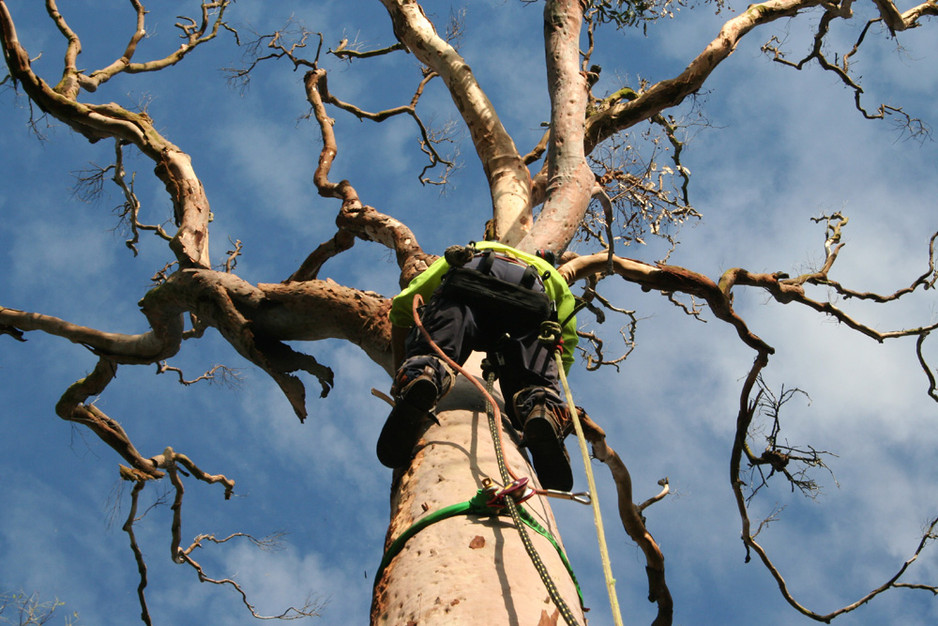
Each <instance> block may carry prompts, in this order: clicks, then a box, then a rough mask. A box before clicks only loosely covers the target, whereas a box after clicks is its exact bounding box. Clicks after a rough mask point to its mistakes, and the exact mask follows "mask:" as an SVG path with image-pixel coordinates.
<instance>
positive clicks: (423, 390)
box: [377, 372, 439, 468]
mask: <svg viewBox="0 0 938 626" xmlns="http://www.w3.org/2000/svg"><path fill="white" fill-rule="evenodd" d="M395 395H396V396H397V402H396V403H395V404H394V408H393V409H391V414H390V415H388V419H387V421H386V422H385V423H384V427H383V428H382V429H381V434H380V435H379V436H378V445H377V452H378V460H379V461H381V464H382V465H384V466H385V467H390V468H398V467H405V466H406V465H407V464H408V462H409V461H410V459H411V456H412V455H411V453H412V452H413V449H414V444H416V443H417V436H418V434H419V432H420V426H421V425H422V423H423V421H424V418H425V417H427V416H428V415H430V409H432V408H433V406H434V405H435V404H436V401H437V396H438V395H439V390H438V389H437V386H436V383H435V382H433V376H432V375H431V374H430V373H429V372H423V373H421V374H419V375H418V376H416V377H415V378H413V379H412V380H409V381H406V382H403V383H402V384H401V385H400V391H399V392H398V393H397V394H395Z"/></svg>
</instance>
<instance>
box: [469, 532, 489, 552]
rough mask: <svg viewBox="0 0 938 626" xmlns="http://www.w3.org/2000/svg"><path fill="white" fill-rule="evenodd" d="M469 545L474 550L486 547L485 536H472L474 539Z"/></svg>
mask: <svg viewBox="0 0 938 626" xmlns="http://www.w3.org/2000/svg"><path fill="white" fill-rule="evenodd" d="M469 547H470V548H471V549H473V550H478V549H479V548H484V547H485V537H483V536H481V535H476V536H475V537H473V538H472V541H470V542H469Z"/></svg>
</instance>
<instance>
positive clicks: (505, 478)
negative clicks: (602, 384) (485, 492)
mask: <svg viewBox="0 0 938 626" xmlns="http://www.w3.org/2000/svg"><path fill="white" fill-rule="evenodd" d="M485 382H486V385H485V386H486V396H487V398H486V404H485V412H486V415H487V416H488V421H489V431H491V433H492V440H493V441H494V443H495V458H496V460H497V461H498V471H499V473H500V474H501V477H502V482H504V483H505V484H506V485H507V484H509V483H511V482H512V481H511V472H509V471H508V465H507V464H506V463H505V457H504V454H503V452H502V446H501V431H500V426H499V424H498V422H497V420H496V418H495V405H494V403H493V402H492V400H491V398H492V389H493V388H494V387H495V372H494V370H492V371H489V372H488V373H487V375H486V377H485ZM505 504H506V507H505V508H507V509H508V512H509V514H511V519H512V520H513V521H514V523H515V527H516V528H517V529H518V535H520V536H521V543H522V544H523V545H524V549H525V551H526V552H527V553H528V556H529V557H530V558H531V562H532V563H533V564H534V568H535V569H536V570H537V573H538V574H539V575H540V576H541V582H543V583H544V587H546V588H547V595H549V596H550V599H551V600H553V602H554V605H555V606H556V607H557V610H558V611H559V612H560V615H561V616H562V617H563V620H564V621H565V622H566V623H567V626H579V624H578V623H577V621H576V616H575V615H574V614H573V611H571V610H570V607H569V606H568V605H567V602H566V601H565V600H564V599H563V596H561V595H560V590H559V589H557V585H556V584H554V580H553V579H552V578H551V577H550V572H548V571H547V567H546V566H545V565H544V562H543V561H542V560H541V555H539V554H538V553H537V548H536V547H535V546H534V544H533V543H531V538H530V537H528V533H527V532H525V530H524V526H523V525H522V522H523V521H524V520H523V518H522V517H521V513H520V512H519V509H521V507H520V505H518V503H517V502H515V501H514V500H513V499H512V498H511V497H507V498H505ZM554 545H555V546H556V545H557V544H556V543H555V544H554ZM558 550H559V548H558ZM565 565H567V568H568V569H570V568H569V565H568V564H566V562H565ZM570 573H571V576H572V574H573V572H572V570H571V571H570ZM573 581H574V584H576V577H573ZM576 587H577V594H579V595H580V604H581V605H582V603H583V596H582V594H580V587H579V585H576Z"/></svg>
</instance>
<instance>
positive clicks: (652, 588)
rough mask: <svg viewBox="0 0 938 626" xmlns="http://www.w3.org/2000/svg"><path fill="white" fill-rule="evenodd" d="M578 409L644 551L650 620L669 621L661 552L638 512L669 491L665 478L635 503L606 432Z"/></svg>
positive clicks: (624, 521) (631, 530) (670, 607)
mask: <svg viewBox="0 0 938 626" xmlns="http://www.w3.org/2000/svg"><path fill="white" fill-rule="evenodd" d="M577 409H578V411H579V414H580V420H581V421H582V423H583V432H584V436H585V437H586V440H587V441H589V442H590V445H591V446H592V450H593V456H594V457H595V458H597V459H599V460H600V461H602V462H603V463H605V464H606V466H607V467H608V468H609V471H610V472H611V473H612V478H613V480H614V481H615V483H616V492H617V493H618V496H619V517H620V518H621V520H622V526H623V528H625V532H626V533H627V534H628V535H629V537H631V538H632V540H633V541H634V542H635V543H637V544H638V546H639V547H640V548H641V549H642V552H644V554H645V560H646V562H647V566H646V568H645V570H646V571H647V573H648V601H649V602H656V603H657V604H658V615H657V617H656V618H655V621H654V622H653V624H655V625H659V626H661V625H665V624H670V623H671V618H672V614H673V601H672V599H671V592H670V591H669V590H668V586H667V584H666V583H665V578H664V555H663V554H662V553H661V548H660V547H659V546H658V544H657V542H656V541H655V539H654V537H652V535H651V533H650V532H648V529H647V527H646V526H645V520H644V518H643V517H642V514H641V512H642V510H643V509H645V508H646V507H648V506H649V505H650V504H652V503H653V502H657V501H658V500H661V499H662V498H664V497H665V496H666V495H667V493H668V491H669V488H668V486H667V479H665V480H664V483H663V484H662V483H659V484H662V487H663V489H662V491H661V492H660V493H659V494H658V495H657V496H655V497H654V498H652V499H650V500H647V501H646V502H644V503H643V504H642V505H641V506H640V507H639V506H636V505H635V503H634V502H633V501H632V478H631V475H630V474H629V470H628V468H627V467H626V465H625V463H624V462H623V461H622V459H621V458H620V457H619V455H618V453H616V451H615V450H613V449H612V448H611V447H610V446H609V444H608V443H607V442H606V433H605V432H604V431H603V429H602V428H600V427H599V425H597V424H596V422H594V421H593V420H592V419H591V418H590V417H589V415H587V414H586V411H584V410H582V409H580V408H579V407H577Z"/></svg>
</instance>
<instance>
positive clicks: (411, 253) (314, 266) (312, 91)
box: [287, 69, 432, 285]
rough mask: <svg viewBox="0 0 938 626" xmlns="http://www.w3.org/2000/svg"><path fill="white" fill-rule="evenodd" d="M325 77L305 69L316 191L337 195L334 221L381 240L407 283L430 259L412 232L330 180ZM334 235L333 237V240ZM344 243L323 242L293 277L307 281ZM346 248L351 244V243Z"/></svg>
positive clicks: (332, 140)
mask: <svg viewBox="0 0 938 626" xmlns="http://www.w3.org/2000/svg"><path fill="white" fill-rule="evenodd" d="M325 76H326V72H325V70H322V69H317V70H312V71H309V72H307V73H306V76H305V78H304V85H305V87H306V98H307V100H308V101H309V103H310V105H311V106H312V107H313V115H314V117H315V118H316V121H317V122H318V124H319V128H320V134H321V137H322V149H321V150H320V153H319V163H318V165H317V166H316V172H315V174H314V175H313V181H314V183H315V184H316V188H317V189H318V190H319V195H321V196H323V197H327V198H329V197H331V198H337V199H339V200H341V201H342V208H341V210H340V213H339V216H338V217H337V218H336V224H337V225H338V226H339V228H340V229H344V230H347V231H348V232H350V233H352V234H354V235H355V236H356V237H359V238H361V239H364V240H365V241H376V242H378V243H381V244H383V245H385V246H386V247H388V248H390V249H391V250H393V251H394V252H395V255H396V256H397V262H398V266H399V267H400V268H401V284H402V285H406V284H407V283H408V282H410V280H411V279H412V278H413V277H414V276H416V275H417V274H419V273H420V272H422V271H423V270H425V269H426V268H427V267H428V266H429V264H430V263H431V262H432V261H431V260H429V259H428V255H426V254H425V253H424V252H423V249H422V248H421V247H420V245H419V244H418V243H417V238H416V237H415V236H414V234H413V232H412V231H411V230H410V229H409V228H407V227H406V226H405V225H404V224H402V223H401V222H399V221H398V220H396V219H394V218H392V217H390V216H388V215H384V214H381V213H379V212H378V211H376V210H375V209H373V208H372V207H369V206H365V205H363V204H362V203H361V200H360V199H359V197H358V193H357V192H356V191H355V188H354V187H352V185H351V183H349V182H348V181H347V180H343V181H340V182H338V183H332V182H330V181H329V172H330V170H331V169H332V163H333V161H334V160H335V157H336V154H338V144H337V143H336V137H335V131H334V129H333V126H332V119H330V118H329V116H328V114H327V113H326V108H325V105H324V101H323V98H322V91H321V89H320V84H321V83H322V81H324V80H325ZM337 237H338V235H337V236H336V238H337ZM336 238H333V240H336ZM347 243H348V240H347V238H344V237H343V238H340V239H338V241H337V242H336V244H335V245H334V246H330V245H329V244H323V245H322V246H320V247H319V248H318V249H317V251H316V252H314V253H313V255H311V257H310V258H307V260H306V261H304V263H303V268H306V270H304V271H303V272H302V273H299V271H298V272H297V273H294V276H296V275H297V274H298V273H299V278H300V279H303V280H308V279H309V274H310V271H309V270H316V271H318V269H319V266H321V263H322V262H324V261H325V260H326V258H328V256H325V255H327V254H335V253H337V252H338V251H341V249H347V248H342V246H344V245H346V244H347ZM349 247H351V245H350V244H349ZM301 269H302V268H301ZM290 280H293V278H292V277H291V279H288V281H287V282H289V281H290Z"/></svg>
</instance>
